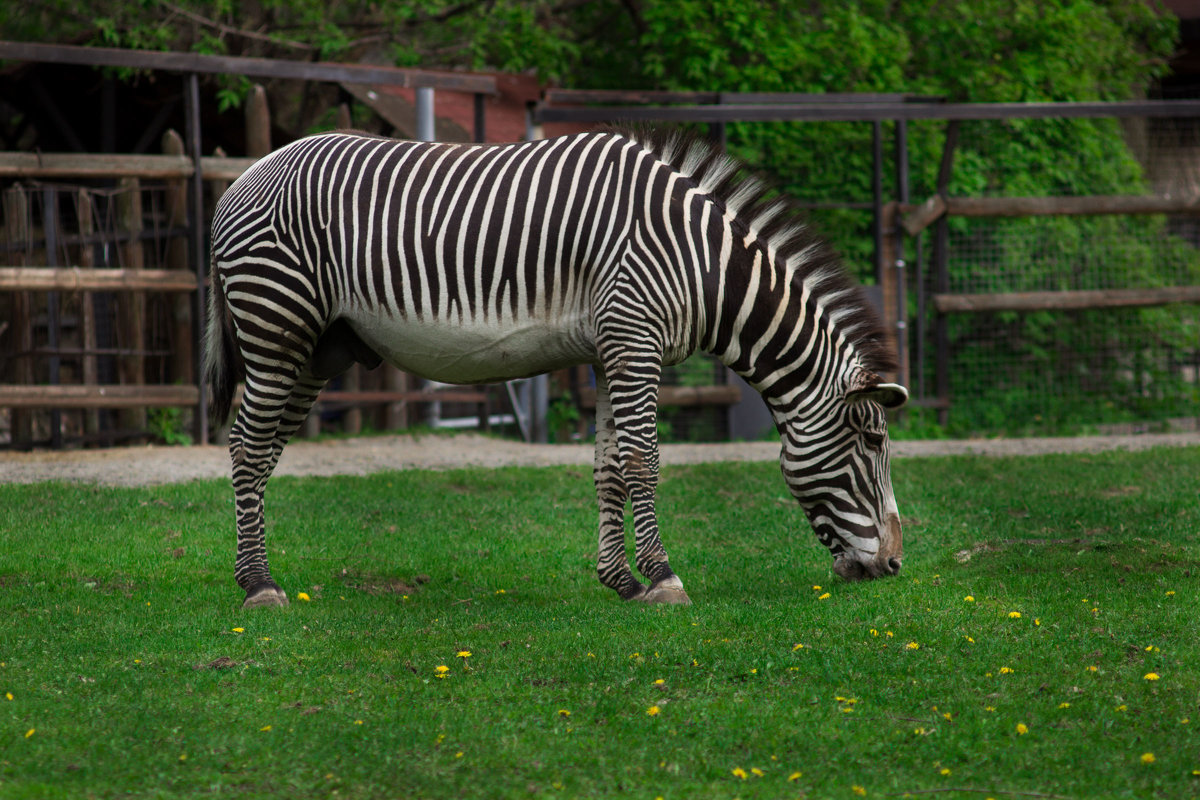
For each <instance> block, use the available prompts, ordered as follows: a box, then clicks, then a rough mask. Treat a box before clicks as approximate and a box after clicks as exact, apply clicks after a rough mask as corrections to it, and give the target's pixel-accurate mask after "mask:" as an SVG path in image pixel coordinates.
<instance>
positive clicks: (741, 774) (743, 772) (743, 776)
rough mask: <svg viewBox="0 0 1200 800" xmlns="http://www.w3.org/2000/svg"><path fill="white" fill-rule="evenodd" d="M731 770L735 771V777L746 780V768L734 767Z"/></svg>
mask: <svg viewBox="0 0 1200 800" xmlns="http://www.w3.org/2000/svg"><path fill="white" fill-rule="evenodd" d="M730 772H732V773H733V777H735V778H741V779H742V780H746V770H744V769H742V768H741V767H734V768H733V769H732V770H730Z"/></svg>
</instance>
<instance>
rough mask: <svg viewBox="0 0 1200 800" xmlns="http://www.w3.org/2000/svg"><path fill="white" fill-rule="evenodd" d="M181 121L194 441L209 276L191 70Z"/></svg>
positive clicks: (204, 398) (203, 394) (196, 87)
mask: <svg viewBox="0 0 1200 800" xmlns="http://www.w3.org/2000/svg"><path fill="white" fill-rule="evenodd" d="M183 85H184V92H183V94H184V117H185V120H184V123H185V126H186V127H187V148H188V156H189V157H190V158H191V160H192V165H193V168H192V178H191V181H190V183H189V184H188V190H189V191H188V253H189V255H190V257H191V261H192V269H194V270H195V271H196V296H195V305H194V307H193V309H192V319H193V320H195V324H194V325H193V326H192V329H193V330H194V331H195V337H194V339H193V346H194V347H195V353H196V386H197V388H199V390H200V397H199V400H198V402H197V403H196V419H195V420H194V421H193V423H192V429H193V431H194V432H195V436H196V443H197V444H206V443H207V442H208V433H209V431H208V386H206V385H205V373H206V372H207V370H208V354H207V353H205V352H204V334H205V327H206V326H207V324H208V301H207V295H208V293H207V291H206V290H205V284H204V281H205V279H206V278H207V276H208V270H207V268H206V267H207V264H206V261H205V258H204V233H205V231H204V182H203V181H204V175H203V172H202V171H201V167H200V153H201V152H202V151H201V147H200V78H199V76H198V75H197V74H196V73H194V72H192V73H189V74H188V75H187V76H186V77H185V78H184V82H183Z"/></svg>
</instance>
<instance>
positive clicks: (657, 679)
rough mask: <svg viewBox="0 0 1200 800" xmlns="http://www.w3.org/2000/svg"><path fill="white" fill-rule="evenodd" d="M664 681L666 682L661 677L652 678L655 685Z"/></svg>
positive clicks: (659, 684) (660, 684)
mask: <svg viewBox="0 0 1200 800" xmlns="http://www.w3.org/2000/svg"><path fill="white" fill-rule="evenodd" d="M664 683H666V681H664V680H663V679H662V678H655V680H654V685H655V686H662V685H663V684H664Z"/></svg>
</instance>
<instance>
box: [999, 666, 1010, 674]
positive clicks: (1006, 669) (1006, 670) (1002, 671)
mask: <svg viewBox="0 0 1200 800" xmlns="http://www.w3.org/2000/svg"><path fill="white" fill-rule="evenodd" d="M1012 673H1013V670H1012V667H1001V668H1000V674H1001V675H1012Z"/></svg>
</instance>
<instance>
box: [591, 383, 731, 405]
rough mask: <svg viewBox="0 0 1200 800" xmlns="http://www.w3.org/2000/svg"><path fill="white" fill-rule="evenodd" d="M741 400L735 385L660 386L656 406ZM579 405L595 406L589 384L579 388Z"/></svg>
mask: <svg viewBox="0 0 1200 800" xmlns="http://www.w3.org/2000/svg"><path fill="white" fill-rule="evenodd" d="M741 401H742V392H741V390H740V389H739V388H738V387H736V386H660V387H659V389H658V406H659V408H662V407H664V406H686V407H689V408H690V407H693V406H731V405H734V404H736V403H740V402H741ZM579 405H581V406H583V407H584V408H595V407H596V390H595V389H594V388H592V387H591V386H587V387H584V388H582V389H580V390H579Z"/></svg>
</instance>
